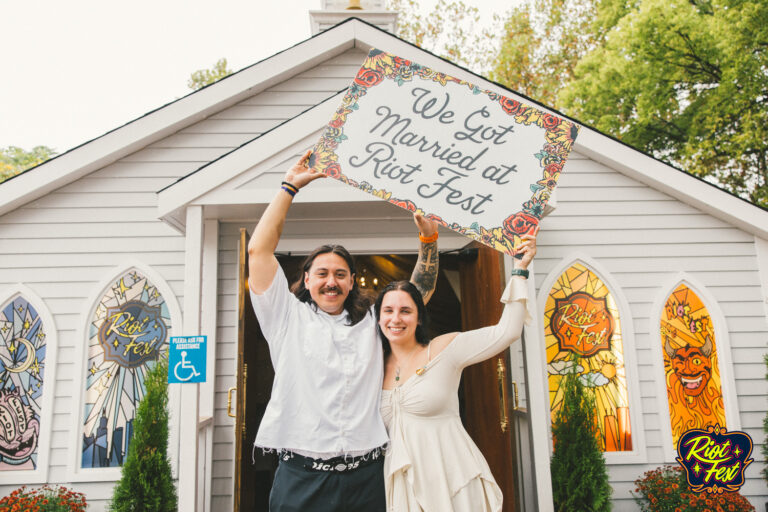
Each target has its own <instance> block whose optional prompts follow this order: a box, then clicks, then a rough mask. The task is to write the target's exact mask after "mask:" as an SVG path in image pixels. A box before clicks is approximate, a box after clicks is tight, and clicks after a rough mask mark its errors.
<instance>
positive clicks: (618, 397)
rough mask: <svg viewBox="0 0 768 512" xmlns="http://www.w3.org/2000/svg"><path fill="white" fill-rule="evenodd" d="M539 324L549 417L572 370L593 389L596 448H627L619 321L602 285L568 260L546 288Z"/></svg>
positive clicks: (626, 403)
mask: <svg viewBox="0 0 768 512" xmlns="http://www.w3.org/2000/svg"><path fill="white" fill-rule="evenodd" d="M544 326H545V328H544V333H545V337H546V345H547V373H548V380H549V398H550V410H551V413H552V417H551V419H552V421H554V419H555V418H556V416H557V413H558V411H559V410H560V407H561V406H562V403H563V391H562V389H561V388H560V385H561V383H562V379H563V377H564V376H565V375H567V374H570V373H576V374H577V375H578V376H579V378H580V379H581V381H582V383H584V385H585V386H586V387H587V388H588V389H589V390H591V391H592V392H593V393H594V396H595V404H596V406H597V416H598V420H599V424H598V427H599V431H598V441H599V443H600V446H601V447H602V449H603V450H604V451H629V450H632V429H631V425H630V417H629V399H628V394H627V378H626V372H625V368H624V344H623V340H622V331H621V321H620V318H619V310H618V308H617V307H616V303H615V301H614V299H613V296H612V295H611V293H610V291H609V290H608V287H607V286H605V284H604V283H603V281H602V280H601V279H600V278H599V277H598V276H597V275H595V274H594V273H593V272H592V271H590V270H589V269H588V268H587V267H585V266H584V265H582V264H581V263H574V264H573V265H571V266H570V267H569V268H568V269H566V271H565V272H563V273H562V274H561V275H560V277H559V278H558V280H557V281H556V282H555V284H554V286H553V287H552V289H551V290H550V293H549V296H548V297H547V303H546V306H545V311H544ZM574 358H576V360H577V361H578V362H576V361H575V360H574Z"/></svg>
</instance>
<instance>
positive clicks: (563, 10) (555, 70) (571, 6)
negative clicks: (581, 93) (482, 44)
mask: <svg viewBox="0 0 768 512" xmlns="http://www.w3.org/2000/svg"><path fill="white" fill-rule="evenodd" d="M612 1H613V0H612ZM603 3H605V4H609V3H611V1H608V0H604V1H603ZM597 11H598V9H597V5H596V0H533V2H532V3H523V4H521V5H519V6H517V7H515V8H513V9H512V10H511V11H510V13H509V14H508V15H507V19H506V22H505V23H504V29H503V36H502V39H501V44H500V48H499V52H498V55H497V56H496V58H495V59H494V61H493V64H492V68H491V78H492V79H493V80H495V81H497V82H499V83H501V84H503V85H506V86H507V87H509V88H511V89H514V90H515V91H518V92H521V93H523V94H525V95H526V96H528V97H530V98H533V99H535V100H537V101H540V102H542V103H545V104H547V105H551V106H557V94H558V92H559V91H560V90H561V89H562V88H563V87H564V86H565V85H566V84H567V83H568V82H569V81H570V80H571V79H572V78H573V70H574V68H575V67H576V64H577V63H578V62H579V59H581V57H582V56H584V55H585V54H586V53H587V52H588V51H589V50H590V49H592V48H594V47H595V46H596V45H598V44H599V43H600V41H601V40H602V36H603V34H604V32H605V27H604V26H603V25H604V24H605V23H610V22H611V20H610V19H609V18H608V17H603V18H600V19H597V18H596V15H597ZM601 12H602V11H601ZM614 23H615V22H614Z"/></svg>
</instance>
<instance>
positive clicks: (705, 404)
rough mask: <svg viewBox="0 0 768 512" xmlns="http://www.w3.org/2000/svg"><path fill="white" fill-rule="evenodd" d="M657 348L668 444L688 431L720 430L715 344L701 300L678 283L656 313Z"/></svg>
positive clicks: (720, 399)
mask: <svg viewBox="0 0 768 512" xmlns="http://www.w3.org/2000/svg"><path fill="white" fill-rule="evenodd" d="M661 346H662V353H663V354H664V375H665V381H666V385H667V400H668V401H669V419H670V423H671V427H672V440H673V442H674V443H675V446H677V440H678V438H679V437H680V436H681V435H682V434H683V433H684V432H685V431H686V430H690V429H692V428H705V427H707V426H708V425H713V426H714V425H715V423H717V424H719V425H720V426H721V427H723V428H726V424H725V409H724V407H723V393H722V387H721V382H720V370H719V367H718V360H717V340H715V331H714V328H713V326H712V319H711V317H710V315H709V312H708V311H707V308H706V307H705V306H704V303H702V301H701V299H699V297H698V296H697V295H696V294H695V293H694V292H693V290H691V289H690V288H689V287H688V285H686V284H685V283H681V284H680V285H678V286H677V288H675V291H673V292H672V294H671V295H670V296H669V297H668V298H667V301H666V303H665V304H664V311H662V313H661Z"/></svg>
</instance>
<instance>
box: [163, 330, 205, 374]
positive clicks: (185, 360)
mask: <svg viewBox="0 0 768 512" xmlns="http://www.w3.org/2000/svg"><path fill="white" fill-rule="evenodd" d="M207 341H208V339H207V337H206V336H172V337H171V344H170V352H169V353H168V384H186V383H189V382H205V366H206V360H205V359H206V357H205V356H206V348H205V346H206V344H207Z"/></svg>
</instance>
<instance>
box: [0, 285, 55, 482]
mask: <svg viewBox="0 0 768 512" xmlns="http://www.w3.org/2000/svg"><path fill="white" fill-rule="evenodd" d="M19 296H20V297H21V298H23V299H24V300H26V301H27V302H28V303H29V304H30V305H31V306H32V307H33V308H35V310H36V311H37V314H38V315H39V316H40V319H41V320H42V321H43V328H44V329H45V331H44V332H45V336H46V341H45V345H46V352H45V377H44V380H43V399H42V404H41V410H40V432H39V434H38V440H37V469H33V470H21V471H0V477H2V478H1V479H2V482H3V485H6V484H8V485H19V484H41V483H45V482H47V481H48V469H49V465H50V453H51V432H52V430H53V415H54V410H53V399H54V394H55V392H56V365H57V362H58V361H57V358H56V351H57V348H58V336H57V334H58V331H57V330H56V324H55V323H54V321H53V315H51V313H50V311H49V310H48V307H47V306H46V305H45V302H44V301H43V299H41V298H40V297H39V296H38V295H37V294H36V293H35V292H33V291H32V290H31V289H30V288H29V287H27V286H25V285H23V284H21V283H16V284H14V285H11V286H9V287H6V288H4V289H3V290H2V291H0V306H4V305H6V304H8V303H9V302H10V301H12V300H14V299H15V298H16V297H19Z"/></svg>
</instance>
